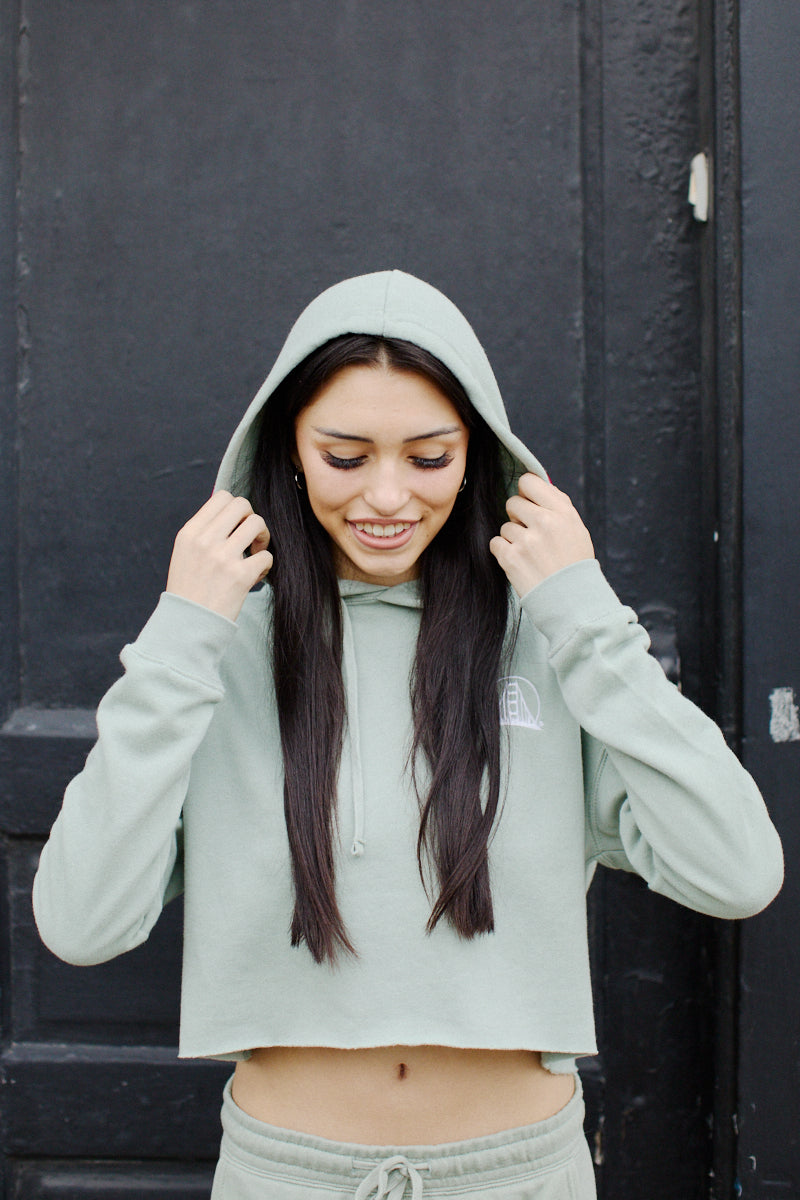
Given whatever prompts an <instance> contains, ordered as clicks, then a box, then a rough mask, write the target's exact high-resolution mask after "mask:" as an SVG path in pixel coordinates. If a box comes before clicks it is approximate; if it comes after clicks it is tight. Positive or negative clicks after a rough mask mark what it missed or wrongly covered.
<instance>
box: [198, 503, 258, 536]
mask: <svg viewBox="0 0 800 1200" xmlns="http://www.w3.org/2000/svg"><path fill="white" fill-rule="evenodd" d="M252 513H253V506H252V504H251V503H250V501H249V500H248V499H247V497H246V496H230V497H229V498H228V502H227V504H225V505H223V506H222V507H221V509H220V511H219V512H217V513H215V514H214V516H213V518H212V520H211V522H210V525H209V527H208V532H209V534H210V535H211V537H213V538H226V537H229V536H230V535H231V533H232V532H233V530H234V529H235V528H236V527H237V525H241V523H242V522H243V521H246V520H247V518H248V517H250V516H252Z"/></svg>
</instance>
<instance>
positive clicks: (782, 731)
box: [769, 687, 800, 742]
mask: <svg viewBox="0 0 800 1200" xmlns="http://www.w3.org/2000/svg"><path fill="white" fill-rule="evenodd" d="M769 703H770V709H771V715H770V719H769V736H770V737H771V738H772V740H773V742H800V712H798V709H797V700H796V697H795V694H794V688H790V687H779V688H773V690H772V691H771V692H770V694H769Z"/></svg>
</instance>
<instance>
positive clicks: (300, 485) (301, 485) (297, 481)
mask: <svg viewBox="0 0 800 1200" xmlns="http://www.w3.org/2000/svg"><path fill="white" fill-rule="evenodd" d="M305 478H306V477H305V475H304V474H303V472H302V471H295V473H294V486H295V487H296V488H297V490H298V492H304V491H305V490H306V487H305ZM301 481H302V482H301Z"/></svg>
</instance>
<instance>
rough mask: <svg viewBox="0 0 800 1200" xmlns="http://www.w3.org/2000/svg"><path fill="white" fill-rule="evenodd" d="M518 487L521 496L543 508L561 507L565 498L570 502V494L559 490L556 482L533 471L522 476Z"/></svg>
mask: <svg viewBox="0 0 800 1200" xmlns="http://www.w3.org/2000/svg"><path fill="white" fill-rule="evenodd" d="M518 487H519V494H520V495H521V496H523V497H524V498H525V499H526V500H530V501H531V502H532V503H533V504H539V505H541V506H542V507H543V508H559V507H561V506H562V505H563V502H564V501H565V500H566V501H567V503H569V496H567V494H566V493H565V492H561V491H559V489H558V488H557V487H556V486H555V484H554V483H548V481H547V480H546V479H542V477H541V476H540V475H534V474H533V472H532V471H528V472H526V474H524V475H521V476H520V479H519V484H518Z"/></svg>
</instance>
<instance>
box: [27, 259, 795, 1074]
mask: <svg viewBox="0 0 800 1200" xmlns="http://www.w3.org/2000/svg"><path fill="white" fill-rule="evenodd" d="M347 332H350V333H367V334H376V335H386V336H393V337H398V338H403V339H406V340H408V341H411V342H414V343H416V344H418V345H419V346H422V347H423V348H424V349H426V350H428V351H430V352H431V353H432V354H434V355H436V356H437V357H438V358H439V359H441V361H442V362H444V363H445V365H446V366H447V367H449V368H450V370H451V371H452V372H453V373H454V374H455V375H456V376H457V378H458V379H459V380H460V381H461V383H462V384H463V385H464V387H465V388H466V391H467V393H468V395H469V398H470V400H471V402H472V404H473V405H474V406H475V408H476V409H477V410H478V412H479V413H480V414H481V415H482V416H483V417H484V419H485V420H486V421H487V422H488V424H489V426H490V427H491V429H492V430H493V431H494V433H495V434H496V435H497V437H498V439H499V440H500V442H501V444H502V446H503V448H504V451H505V455H506V456H507V458H508V459H509V460H510V462H509V465H511V466H513V473H514V475H515V476H519V474H520V473H521V472H522V471H535V472H537V473H538V474H540V475H543V474H544V472H543V470H542V468H541V466H540V465H539V463H538V462H537V460H536V459H535V458H534V456H533V455H532V454H531V453H530V451H529V450H528V449H527V448H526V447H525V446H524V445H523V444H522V443H521V442H520V441H519V439H518V438H517V437H515V436H514V434H513V433H512V432H511V430H510V428H509V425H508V418H507V416H506V412H505V409H504V407H503V402H502V399H501V396H500V393H499V390H498V386H497V383H496V381H495V378H494V375H493V373H492V370H491V367H490V366H489V362H488V360H487V358H486V355H485V354H484V351H483V349H482V347H481V346H480V344H479V342H478V340H477V338H476V337H475V334H474V333H473V331H472V329H471V328H470V326H469V324H468V323H467V321H466V319H465V318H464V317H463V316H462V314H461V313H460V312H459V311H458V309H456V308H455V306H454V305H453V304H452V303H451V302H450V301H449V300H447V299H446V298H445V297H444V296H443V295H441V293H439V292H438V291H436V290H435V289H434V288H432V287H430V286H429V285H427V284H425V283H422V282H421V281H420V280H418V279H415V278H413V277H411V276H409V275H406V274H404V273H402V272H400V271H386V272H380V273H376V274H372V275H367V276H363V277H360V278H357V279H349V280H346V281H344V282H343V283H340V284H338V285H337V286H335V287H332V288H330V289H329V290H328V291H326V292H324V293H323V294H322V295H321V296H319V297H318V298H317V299H316V300H314V301H313V303H312V304H311V305H310V306H309V307H308V308H307V309H306V310H305V312H304V313H303V314H302V315H301V316H300V318H299V319H298V321H297V323H296V324H295V326H294V328H293V329H292V330H291V332H290V334H289V336H288V338H287V341H286V343H285V345H284V347H283V349H282V350H281V352H280V354H279V356H278V359H277V362H276V363H275V366H274V367H273V369H272V371H271V372H270V374H269V377H268V378H267V380H266V382H265V383H264V385H263V387H262V388H261V389H260V391H259V392H258V394H257V396H256V397H255V399H254V401H253V403H252V404H251V406H250V408H249V409H248V410H247V412H246V414H245V416H244V418H243V420H242V421H241V423H240V425H239V427H238V429H237V430H236V432H235V433H234V435H233V438H232V440H231V443H230V445H229V447H228V449H227V451H226V453H225V456H224V458H223V461H222V465H221V467H220V471H219V475H218V478H217V486H218V487H220V488H227V489H229V490H235V491H239V492H241V491H242V481H243V480H245V479H246V477H247V469H248V464H249V462H250V458H251V455H252V452H253V446H254V441H255V437H256V433H257V424H258V415H259V413H260V411H261V408H262V406H263V405H265V404H267V403H269V397H270V395H271V393H272V392H273V390H274V389H275V387H276V385H277V384H278V382H279V381H280V380H281V379H283V377H284V376H285V375H286V374H287V372H288V371H290V370H291V369H292V368H293V367H294V366H295V365H296V364H297V363H299V362H300V361H301V360H302V359H304V358H305V357H306V356H307V355H308V354H309V353H310V352H311V351H312V350H314V349H315V348H317V347H318V346H320V345H322V344H323V343H324V342H326V341H328V340H329V339H331V338H333V337H335V336H337V335H339V334H342V333H347ZM277 552H278V550H277V549H276V553H277ZM487 553H488V548H487ZM340 592H341V599H342V605H343V614H344V617H343V628H344V646H343V668H342V670H343V677H344V682H345V692H346V700H347V711H348V720H347V725H346V731H345V741H344V746H343V752H342V762H341V768H340V776H339V791H338V833H337V839H338V840H337V843H336V889H337V899H338V902H339V906H340V910H341V913H342V917H343V920H344V922H345V926H346V928H347V930H348V933H349V936H350V937H351V940H352V942H353V944H354V946H355V948H356V950H357V957H351V956H345V957H342V958H341V959H340V960H339V961H338V962H337V963H336V964H335V965H333V966H332V965H330V964H328V963H327V962H326V963H323V964H321V965H320V964H317V963H316V962H315V961H314V960H313V958H312V956H311V954H310V953H309V951H308V950H307V948H306V947H305V945H300V946H296V947H292V946H291V945H290V939H289V928H290V923H291V916H292V911H293V903H294V896H293V890H292V879H291V868H290V856H289V849H288V841H287V834H286V828H285V821H284V814H283V768H282V758H281V749H280V740H279V734H278V726H277V716H276V710H275V701H274V695H273V690H272V680H271V674H270V671H269V669H268V658H267V649H266V639H267V637H268V626H269V620H268V617H269V604H270V589H269V587H268V586H265V587H262V588H261V589H260V590H255V591H253V592H251V593H250V595H249V596H248V598H247V600H246V602H245V605H244V608H243V610H242V613H241V615H240V617H239V619H238V620H237V621H236V622H232V621H229V620H227V619H226V618H225V617H223V616H219V615H218V614H217V613H215V612H212V611H210V610H208V609H205V608H203V607H201V606H199V605H197V604H194V603H192V602H191V601H188V600H185V599H182V598H180V597H178V596H175V595H171V594H164V595H162V597H161V599H160V601H159V603H158V606H157V608H156V609H155V611H154V612H153V614H152V616H151V617H150V619H149V620H148V622H147V624H146V625H145V627H144V629H143V630H142V632H141V634H140V635H139V637H138V638H137V640H136V641H135V642H134V643H133V644H132V645H129V646H126V647H125V648H124V650H123V651H122V655H121V660H122V664H123V666H124V675H123V676H122V677H121V678H120V679H119V680H118V681H117V682H116V683H115V684H114V685H113V687H112V688H111V689H110V690H109V692H108V693H107V695H106V696H105V697H104V699H103V700H102V702H101V703H100V705H99V708H98V713H97V725H98V734H99V736H98V740H97V743H96V745H95V746H94V748H93V749H92V751H91V753H90V754H89V757H88V759H87V762H86V765H85V767H84V769H83V771H82V772H81V773H80V774H79V775H78V776H77V777H76V778H75V779H74V780H73V781H72V782H71V783H70V785H69V787H68V788H67V791H66V795H65V798H64V804H63V808H62V810H61V813H60V815H59V816H58V818H57V820H56V822H55V824H54V826H53V829H52V832H51V834H50V839H49V841H48V843H47V845H46V846H45V848H44V850H43V853H42V856H41V861H40V865H39V870H38V873H37V876H36V880H35V884H34V908H35V914H36V920H37V923H38V926H39V930H40V932H41V936H42V938H43V939H44V941H45V942H46V943H47V945H48V946H49V947H50V948H51V950H53V952H54V953H55V954H57V955H58V956H59V957H61V958H63V959H66V960H67V961H68V962H72V963H79V964H80V963H86V964H89V963H97V962H102V961H104V960H106V959H109V958H112V957H114V956H115V955H117V954H122V953H124V952H125V951H127V950H130V949H131V948H132V947H134V946H137V945H138V944H139V943H141V942H143V941H144V940H145V939H146V938H147V936H148V934H149V932H150V930H151V929H152V927H153V925H154V924H155V922H156V920H157V919H158V916H159V913H160V912H161V910H162V907H163V906H164V904H165V903H166V902H167V901H168V900H169V899H171V898H172V897H173V896H175V895H176V894H178V893H179V892H181V891H183V893H184V904H185V928H184V959H183V986H182V1004H181V1028H180V1047H179V1053H180V1055H181V1056H208V1057H214V1058H226V1059H238V1058H242V1057H246V1056H247V1053H248V1051H249V1050H250V1049H251V1048H253V1047H255V1046H269V1045H299V1046H304V1045H315V1046H317V1045H323V1046H332V1047H365V1046H379V1045H396V1044H409V1045H420V1044H439V1045H445V1046H460V1047H481V1048H491V1049H518V1048H523V1049H531V1050H539V1051H542V1052H543V1059H544V1062H545V1064H546V1065H547V1066H549V1067H550V1069H552V1070H566V1069H569V1068H570V1066H571V1062H572V1059H573V1058H574V1057H575V1056H577V1055H584V1054H591V1053H593V1052H594V1051H595V1049H596V1046H595V1031H594V1022H593V1012H592V993H591V986H590V978H589V953H588V941H587V924H586V901H585V892H586V887H587V885H588V882H589V880H590V879H591V877H592V873H593V871H594V868H595V866H596V864H597V863H603V864H604V865H605V866H607V867H615V868H621V869H623V870H626V871H634V872H637V873H638V874H639V875H640V876H642V877H643V878H644V879H645V880H646V881H647V883H648V885H649V886H650V887H651V888H652V889H653V890H654V891H656V892H660V893H661V894H662V895H665V896H669V897H671V898H672V899H673V900H676V901H677V902H678V903H680V904H684V905H687V906H688V907H690V908H693V909H696V910H698V911H700V912H704V913H709V914H711V915H713V916H717V917H746V916H748V915H750V914H752V913H755V912H757V911H758V910H759V909H761V908H763V907H764V906H765V905H766V904H768V903H769V901H770V900H771V899H772V898H773V896H774V895H775V894H776V892H777V891H778V889H779V888H780V886H781V881H782V877H783V860H782V854H781V846H780V842H779V839H778V836H777V834H776V832H775V829H774V828H773V825H772V823H771V822H770V819H769V817H768V815H767V811H766V809H765V806H764V803H763V800H762V798H761V796H760V794H759V792H758V790H757V788H756V786H755V784H754V782H753V780H752V779H751V778H750V776H749V775H748V774H747V773H746V772H745V771H744V769H743V768H742V766H741V765H740V764H739V762H738V761H737V759H736V758H735V756H734V755H733V754H732V753H731V752H730V750H729V749H728V748H727V747H726V745H725V742H724V740H723V738H722V736H721V734H720V732H719V730H718V729H717V727H716V726H715V725H714V724H713V722H712V721H710V720H709V719H708V718H707V717H706V716H704V714H703V713H702V712H700V710H699V709H697V708H696V707H695V706H694V705H693V704H691V703H690V702H689V701H688V700H687V699H686V698H685V697H684V696H682V695H681V694H680V692H679V691H678V690H677V689H676V688H675V687H674V686H673V685H672V684H671V683H670V682H669V681H668V680H667V678H666V677H665V675H664V673H663V672H662V670H661V668H660V666H659V664H658V663H657V662H656V661H655V659H654V658H653V657H652V656H650V655H649V654H648V653H647V650H648V638H647V634H646V632H645V631H644V629H643V628H642V627H641V626H640V625H639V624H638V623H637V620H636V616H635V614H634V613H633V612H632V611H631V609H629V608H626V607H624V606H623V605H622V604H621V603H620V601H619V600H618V599H617V597H616V596H615V594H614V592H613V591H612V589H611V587H610V586H609V584H608V583H607V582H606V580H605V578H604V577H603V574H602V572H601V570H600V567H599V565H598V563H597V562H595V561H585V562H579V563H575V564H574V565H572V566H569V567H566V568H565V569H563V570H561V571H559V572H557V573H556V574H555V575H552V576H550V577H549V578H547V579H545V580H544V581H543V582H542V583H540V584H539V585H538V586H537V587H535V588H534V589H533V590H532V591H530V592H529V593H528V594H527V595H525V596H524V597H523V598H522V599H521V601H519V602H518V601H517V600H516V598H513V599H512V601H511V603H512V604H514V605H515V606H517V605H518V609H519V612H518V615H519V634H518V637H517V640H516V645H515V649H514V653H513V659H512V661H511V664H510V666H509V667H508V668H507V674H506V675H505V676H504V677H503V678H502V679H500V680H498V704H499V711H500V720H501V725H502V727H503V733H504V742H505V752H504V766H503V785H502V806H501V811H500V815H499V818H498V819H497V822H496V827H495V829H494V831H493V837H492V840H491V843H490V848H489V869H490V879H491V887H492V898H493V905H494V919H495V930H494V932H493V933H491V934H482V935H479V936H476V937H473V938H471V939H464V938H462V937H460V936H459V935H458V934H457V933H456V932H455V931H454V930H453V929H452V928H451V927H450V925H449V924H448V923H447V922H446V921H440V922H439V923H438V924H437V925H436V927H435V928H434V930H433V931H432V932H431V933H427V932H426V922H427V920H428V917H429V915H430V900H429V898H428V897H427V896H426V894H425V891H424V888H423V885H422V882H421V879H420V874H419V870H418V864H417V859H416V838H417V831H418V826H419V808H418V802H417V797H416V794H415V792H414V790H413V786H412V784H411V782H410V780H409V777H408V772H407V770H406V769H405V768H406V756H407V751H408V746H409V737H410V733H411V709H410V699H409V670H410V666H411V663H412V661H413V656H414V650H415V644H416V637H417V631H418V625H419V609H420V599H419V594H418V590H417V586H416V584H415V583H413V582H412V583H401V584H398V585H396V586H394V587H381V586H375V585H371V584H367V583H358V582H353V581H347V580H342V581H341V585H340Z"/></svg>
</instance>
